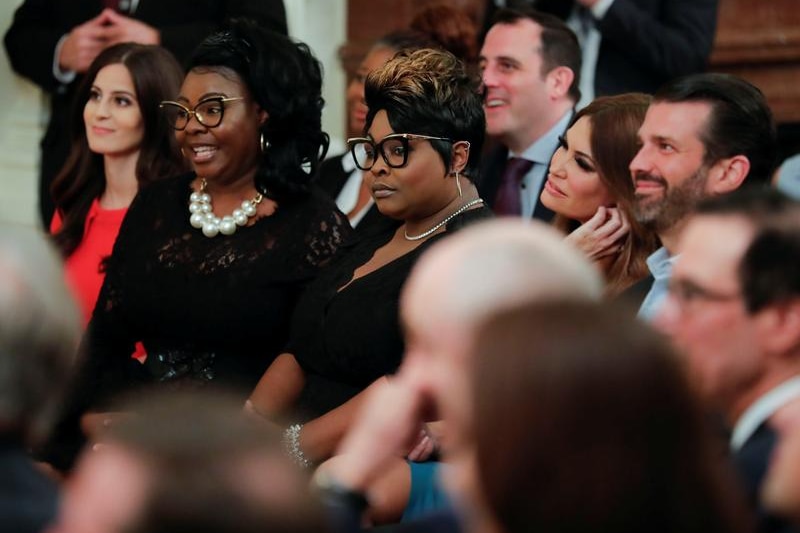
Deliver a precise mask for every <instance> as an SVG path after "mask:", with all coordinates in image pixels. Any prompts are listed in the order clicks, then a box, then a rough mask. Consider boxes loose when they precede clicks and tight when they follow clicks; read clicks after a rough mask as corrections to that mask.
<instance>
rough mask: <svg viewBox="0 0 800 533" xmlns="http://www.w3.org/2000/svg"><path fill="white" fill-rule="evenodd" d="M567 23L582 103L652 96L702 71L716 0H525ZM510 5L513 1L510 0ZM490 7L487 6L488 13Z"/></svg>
mask: <svg viewBox="0 0 800 533" xmlns="http://www.w3.org/2000/svg"><path fill="white" fill-rule="evenodd" d="M525 3H527V4H532V5H533V6H534V7H535V8H536V9H539V10H541V11H545V12H547V13H552V14H554V15H556V16H558V17H559V18H561V19H563V20H565V21H567V23H568V25H569V26H570V27H571V28H572V29H573V30H575V32H576V33H577V35H578V38H579V39H580V40H581V48H582V51H583V70H582V71H581V93H582V99H581V105H579V106H578V107H583V105H585V104H587V103H589V102H590V101H591V100H592V99H593V98H594V97H596V96H602V95H609V94H620V93H625V92H631V91H639V92H645V93H653V92H654V91H655V90H656V89H657V88H658V87H660V86H661V85H662V84H664V83H666V82H667V81H669V80H671V79H673V78H676V77H679V76H684V75H687V74H694V73H696V72H702V71H703V70H705V68H706V64H707V62H708V58H709V56H710V55H711V48H712V45H713V42H714V32H715V30H716V25H717V7H718V6H717V4H718V0H534V1H530V0H527V1H526V2H525ZM507 4H508V5H513V4H514V2H513V1H511V2H508V3H507ZM493 9H494V2H492V3H490V7H489V11H490V12H491V11H492V10H493Z"/></svg>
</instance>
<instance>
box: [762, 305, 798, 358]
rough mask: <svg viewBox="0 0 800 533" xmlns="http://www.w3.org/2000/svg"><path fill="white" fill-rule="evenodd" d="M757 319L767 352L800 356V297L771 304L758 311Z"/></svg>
mask: <svg viewBox="0 0 800 533" xmlns="http://www.w3.org/2000/svg"><path fill="white" fill-rule="evenodd" d="M756 320H757V324H758V331H759V336H760V337H761V346H762V348H763V349H764V351H765V353H769V354H775V355H776V356H778V357H783V356H791V357H798V356H800V354H798V353H797V352H798V351H799V350H800V298H792V299H790V300H787V301H784V302H779V303H775V304H771V305H769V306H768V307H767V308H765V309H762V310H761V311H759V312H758V314H757V317H756Z"/></svg>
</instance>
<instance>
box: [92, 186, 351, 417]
mask: <svg viewBox="0 0 800 533" xmlns="http://www.w3.org/2000/svg"><path fill="white" fill-rule="evenodd" d="M192 179H194V175H193V174H189V175H186V176H182V177H180V178H176V179H172V180H166V181H162V182H157V183H154V184H153V185H151V186H149V187H147V188H146V189H145V190H143V191H141V193H140V194H139V195H138V196H137V197H136V199H135V200H134V202H133V203H132V204H131V207H130V209H129V211H128V214H127V216H126V218H125V220H124V222H123V224H122V227H121V228H120V232H119V236H118V238H117V241H116V243H115V246H114V252H113V254H112V256H111V257H110V258H109V260H108V263H107V273H106V278H105V283H104V285H103V288H102V290H101V292H100V296H99V298H98V301H97V306H96V308H95V311H94V315H93V317H92V320H91V322H90V324H89V329H88V333H87V338H86V339H85V348H86V350H87V351H86V356H87V361H86V364H85V365H84V369H83V370H84V372H83V373H82V380H81V381H82V383H81V388H80V391H79V394H80V395H81V396H83V397H84V401H83V402H81V403H83V404H85V405H86V406H87V407H100V406H102V403H103V402H104V400H105V399H106V398H108V397H110V396H112V395H116V394H118V393H119V392H121V391H122V390H124V389H126V388H129V387H131V386H135V385H137V384H140V383H153V382H164V383H170V384H172V385H173V386H184V385H191V386H195V385H201V386H202V385H203V384H206V383H208V382H214V383H216V384H220V385H225V386H228V387H237V388H240V389H241V390H242V391H243V392H247V391H249V390H250V389H252V388H253V387H254V386H255V384H256V383H257V382H258V379H259V378H260V377H261V374H262V373H263V372H264V370H265V369H266V368H267V367H268V366H269V364H270V363H271V362H272V360H273V359H274V358H275V356H276V355H277V354H279V353H280V352H281V351H282V349H283V348H284V346H285V344H286V342H287V339H288V332H289V319H290V317H291V314H292V309H293V308H294V305H295V302H296V299H297V297H298V295H299V293H300V292H301V290H302V289H303V287H304V286H305V285H306V284H307V283H308V282H309V281H310V280H311V279H312V278H313V277H314V276H315V275H316V274H317V271H318V269H319V267H320V266H322V265H323V264H325V263H326V262H327V261H328V260H330V258H331V257H332V256H333V254H334V253H335V252H336V250H337V249H338V247H339V245H340V244H341V243H342V242H343V241H344V240H345V239H346V238H347V236H348V235H349V232H350V229H349V225H348V222H347V218H346V217H344V216H343V215H342V214H341V213H339V212H338V211H337V210H336V208H335V206H334V204H333V203H332V202H331V201H330V200H329V199H327V198H326V197H325V196H324V195H323V194H322V193H319V192H312V193H311V194H310V195H308V196H307V197H305V198H302V199H300V200H297V201H295V202H292V203H285V204H281V205H280V206H279V207H278V209H277V211H276V212H275V213H274V214H273V215H271V216H268V217H262V218H260V219H258V220H256V221H255V223H254V224H253V225H252V226H246V227H240V228H238V229H237V230H236V232H235V233H234V234H233V235H228V236H226V235H222V234H220V235H217V236H216V237H213V238H208V237H206V236H204V235H203V233H202V232H201V231H200V230H198V229H195V228H193V227H191V226H190V225H189V211H188V198H189V194H190V193H191V188H190V183H191V181H192ZM137 343H141V345H142V346H143V348H144V350H145V352H146V353H147V358H146V361H145V364H144V365H142V364H140V363H139V362H138V361H136V360H135V359H132V358H131V355H132V354H133V353H134V349H135V346H136V344H137Z"/></svg>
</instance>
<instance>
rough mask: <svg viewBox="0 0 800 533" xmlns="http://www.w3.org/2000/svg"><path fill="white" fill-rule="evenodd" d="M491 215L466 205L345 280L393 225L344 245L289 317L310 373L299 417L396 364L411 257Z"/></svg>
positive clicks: (294, 346)
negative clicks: (403, 250) (422, 237)
mask: <svg viewBox="0 0 800 533" xmlns="http://www.w3.org/2000/svg"><path fill="white" fill-rule="evenodd" d="M491 216H492V213H491V211H490V210H489V209H488V208H486V207H483V206H482V207H481V208H478V209H473V210H470V211H466V212H464V213H462V214H461V215H459V216H457V217H455V218H454V219H453V220H451V221H450V222H449V223H448V224H447V227H446V231H444V232H441V233H438V234H436V235H434V236H432V237H430V238H429V239H428V240H426V241H425V242H423V243H422V244H420V245H419V246H418V247H417V248H415V249H414V250H412V251H411V252H409V253H407V254H405V255H403V256H401V257H399V258H397V259H395V260H394V261H392V262H390V263H388V264H386V265H385V266H383V267H381V268H379V269H377V270H375V271H373V272H371V273H369V274H367V275H365V276H362V277H360V278H358V279H356V280H354V281H353V282H352V283H350V284H349V285H347V286H346V287H344V286H345V285H346V284H347V283H348V282H349V281H350V280H351V279H352V278H353V273H354V272H355V270H356V269H357V268H358V267H360V266H361V265H363V264H365V263H366V262H367V261H369V259H370V258H371V257H372V256H373V255H374V253H375V250H377V249H378V248H380V247H381V246H383V245H384V244H386V243H387V242H389V241H390V240H391V238H392V236H393V234H394V232H393V231H383V232H381V233H378V234H371V235H363V236H361V238H360V239H357V240H354V241H353V242H351V243H349V244H348V245H345V246H344V247H342V249H341V250H340V252H339V253H338V254H337V256H336V258H335V259H334V260H333V261H332V262H331V264H330V265H329V266H328V267H326V268H325V269H323V270H322V271H321V272H320V274H319V276H318V277H317V279H316V280H315V281H314V282H313V283H312V284H311V285H309V287H308V289H307V290H306V291H305V293H304V294H303V296H302V297H301V298H300V301H299V302H298V304H297V308H296V309H295V313H294V317H293V320H292V334H291V341H290V344H289V346H288V349H287V352H289V353H292V354H293V355H294V356H295V358H296V359H297V362H298V363H299V364H300V366H301V367H302V368H303V370H304V372H305V374H306V384H305V387H304V389H303V392H302V393H301V396H300V398H299V400H298V402H297V405H296V413H295V416H296V417H298V419H299V421H304V420H308V419H311V418H316V417H318V416H320V415H322V414H324V413H326V412H328V411H330V410H332V409H334V408H336V407H338V406H339V405H341V404H343V403H344V402H346V401H347V400H349V399H350V398H352V397H353V396H355V395H356V394H358V393H359V392H361V391H362V390H364V389H365V388H366V387H367V386H369V385H370V384H371V383H372V382H373V381H375V380H376V379H378V378H380V377H381V376H384V375H386V374H391V373H393V372H394V371H395V370H397V367H398V366H399V365H400V362H401V360H402V357H403V351H404V349H405V345H404V343H403V336H402V333H401V331H400V325H399V317H398V303H399V298H400V290H401V288H402V286H403V284H404V283H405V280H406V278H407V277H408V275H409V273H410V271H411V268H412V267H413V266H414V263H416V261H417V259H418V258H419V256H420V255H421V254H422V253H423V252H424V251H425V250H427V249H428V248H429V247H430V246H431V245H432V244H433V243H435V242H437V241H438V240H440V239H442V238H444V237H445V236H447V235H450V234H451V233H452V232H454V231H457V230H459V229H461V228H462V227H464V226H465V225H467V224H469V223H472V222H475V221H479V220H483V219H486V218H488V217H491ZM342 287H344V288H343V289H341V288H342ZM339 289H341V290H339Z"/></svg>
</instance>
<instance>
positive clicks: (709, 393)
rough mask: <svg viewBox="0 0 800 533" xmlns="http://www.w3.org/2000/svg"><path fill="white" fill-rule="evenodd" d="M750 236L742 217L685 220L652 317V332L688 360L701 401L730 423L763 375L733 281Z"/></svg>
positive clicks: (751, 320) (752, 329)
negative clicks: (663, 297)
mask: <svg viewBox="0 0 800 533" xmlns="http://www.w3.org/2000/svg"><path fill="white" fill-rule="evenodd" d="M753 233H754V230H753V227H752V226H751V224H750V223H748V222H747V221H746V220H745V219H743V218H741V217H732V216H724V217H723V216H695V217H693V218H692V219H690V221H689V223H688V225H687V227H686V229H685V230H684V232H683V234H682V236H681V239H680V247H681V255H680V257H679V258H678V261H677V263H676V264H675V267H674V269H673V273H672V279H671V280H670V284H671V286H670V294H669V297H668V298H667V301H666V302H665V304H664V306H663V308H662V310H661V312H660V314H659V315H658V316H657V317H656V326H657V327H659V328H660V329H662V330H663V331H664V332H665V333H667V334H668V335H669V336H671V337H672V339H673V341H674V342H675V344H676V345H677V346H678V347H679V348H680V349H682V350H683V352H684V353H685V355H686V356H687V358H688V363H689V368H690V370H691V373H692V377H693V378H694V381H695V383H696V385H697V386H698V388H699V390H700V392H701V393H702V394H703V396H704V397H705V399H706V400H708V401H710V402H711V403H712V404H713V406H714V407H716V408H720V409H722V411H723V412H724V413H725V414H727V415H728V417H729V419H735V417H736V416H737V413H738V411H740V410H741V405H740V404H741V401H742V397H743V395H744V394H746V393H747V391H749V390H751V389H752V387H753V385H754V384H755V383H756V381H757V380H758V379H759V377H760V375H761V373H762V371H763V368H762V367H763V362H762V356H761V350H760V348H759V336H758V329H757V327H756V320H755V317H754V316H753V315H750V314H748V312H747V310H746V308H745V304H744V301H743V299H742V294H741V287H740V286H739V281H738V276H737V269H738V267H739V264H740V262H741V259H742V256H743V255H744V253H745V251H746V250H747V247H748V246H749V244H750V242H751V240H752V238H753Z"/></svg>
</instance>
